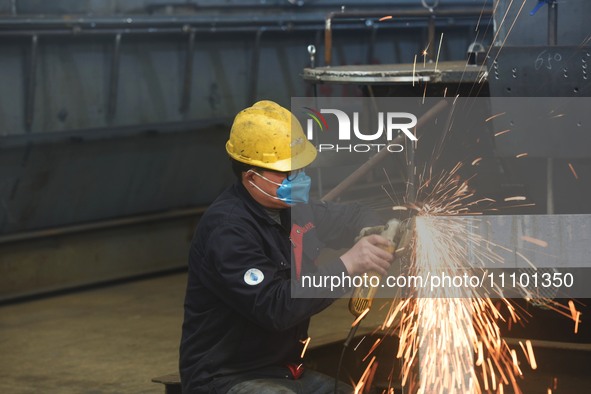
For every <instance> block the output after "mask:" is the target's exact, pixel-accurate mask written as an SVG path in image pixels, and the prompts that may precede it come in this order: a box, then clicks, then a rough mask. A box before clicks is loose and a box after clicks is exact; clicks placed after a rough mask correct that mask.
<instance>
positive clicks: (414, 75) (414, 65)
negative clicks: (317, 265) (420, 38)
mask: <svg viewBox="0 0 591 394" xmlns="http://www.w3.org/2000/svg"><path fill="white" fill-rule="evenodd" d="M416 68H417V55H415V61H414V62H413V63H412V86H415V77H416V72H415V70H416Z"/></svg>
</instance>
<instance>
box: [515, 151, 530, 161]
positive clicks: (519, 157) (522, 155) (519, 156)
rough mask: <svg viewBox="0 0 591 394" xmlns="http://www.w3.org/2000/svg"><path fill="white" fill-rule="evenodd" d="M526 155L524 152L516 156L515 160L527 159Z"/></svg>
mask: <svg viewBox="0 0 591 394" xmlns="http://www.w3.org/2000/svg"><path fill="white" fill-rule="evenodd" d="M527 155H528V154H527V153H525V152H524V153H520V154H518V155H516V156H515V158H516V159H521V158H522V157H527Z"/></svg>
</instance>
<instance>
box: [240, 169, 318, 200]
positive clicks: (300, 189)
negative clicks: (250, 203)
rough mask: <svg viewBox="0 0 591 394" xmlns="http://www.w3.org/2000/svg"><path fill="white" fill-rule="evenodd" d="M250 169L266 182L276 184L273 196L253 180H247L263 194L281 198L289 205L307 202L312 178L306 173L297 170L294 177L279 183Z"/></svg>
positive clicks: (277, 198)
mask: <svg viewBox="0 0 591 394" xmlns="http://www.w3.org/2000/svg"><path fill="white" fill-rule="evenodd" d="M250 171H252V172H253V173H254V174H256V175H257V176H259V177H261V178H263V179H264V180H266V181H267V182H270V183H272V184H274V185H277V197H275V196H272V195H270V194H269V193H267V192H266V191H264V190H263V189H261V188H260V187H258V186H257V185H255V184H254V183H253V182H250V181H249V182H250V184H251V185H253V186H254V187H255V188H257V190H258V191H260V192H261V193H263V194H264V195H266V196H268V197H271V198H274V199H276V200H281V201H283V202H285V203H287V204H289V205H295V204H297V203H304V204H305V203H307V202H308V198H309V195H310V185H311V184H312V179H311V178H310V177H309V176H308V175H306V173H305V172H304V171H300V172H298V173H297V175H296V176H295V177H294V178H285V179H284V180H283V182H281V183H277V182H273V181H272V180H270V179H269V178H267V177H265V176H263V175H261V174H259V173H258V172H256V171H254V170H249V172H250Z"/></svg>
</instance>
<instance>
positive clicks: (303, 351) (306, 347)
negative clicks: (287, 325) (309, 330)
mask: <svg viewBox="0 0 591 394" xmlns="http://www.w3.org/2000/svg"><path fill="white" fill-rule="evenodd" d="M311 339H312V338H310V337H308V338H307V339H306V340H304V341H300V342H302V343H303V344H304V348H303V349H302V354H301V355H300V358H304V354H306V350H307V349H308V344H309V343H310V340H311Z"/></svg>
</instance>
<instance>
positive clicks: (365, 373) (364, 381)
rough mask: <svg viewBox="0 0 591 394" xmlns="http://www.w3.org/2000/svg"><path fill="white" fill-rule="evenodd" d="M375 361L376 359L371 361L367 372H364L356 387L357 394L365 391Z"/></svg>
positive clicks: (373, 358) (366, 369)
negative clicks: (364, 387)
mask: <svg viewBox="0 0 591 394" xmlns="http://www.w3.org/2000/svg"><path fill="white" fill-rule="evenodd" d="M374 361H376V357H375V356H374V357H372V359H371V361H370V362H369V364H367V368H365V371H364V372H363V375H361V378H360V379H359V382H358V383H357V385H356V386H355V394H357V393H359V392H361V390H362V389H363V386H365V383H366V380H365V379H366V378H367V375H369V371H370V368H371V366H372V364H373V363H374Z"/></svg>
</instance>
